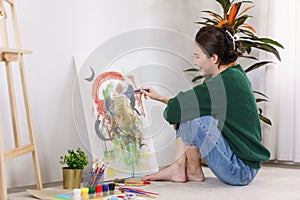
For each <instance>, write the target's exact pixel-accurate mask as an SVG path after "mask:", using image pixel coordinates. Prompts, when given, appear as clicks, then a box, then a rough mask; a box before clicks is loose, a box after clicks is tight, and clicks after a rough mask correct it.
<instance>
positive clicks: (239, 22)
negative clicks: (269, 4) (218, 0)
mask: <svg viewBox="0 0 300 200" xmlns="http://www.w3.org/2000/svg"><path fill="white" fill-rule="evenodd" d="M249 17H252V16H250V15H243V16H241V17H239V18H237V19H236V20H235V22H234V30H236V29H237V28H238V27H239V26H241V25H243V24H244V23H245V21H246V20H247V19H248V18H249Z"/></svg>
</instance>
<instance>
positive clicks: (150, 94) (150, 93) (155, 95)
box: [141, 88, 170, 104]
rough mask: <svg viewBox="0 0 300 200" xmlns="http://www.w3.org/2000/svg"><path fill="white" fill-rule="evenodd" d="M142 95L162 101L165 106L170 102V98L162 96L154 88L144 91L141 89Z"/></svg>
mask: <svg viewBox="0 0 300 200" xmlns="http://www.w3.org/2000/svg"><path fill="white" fill-rule="evenodd" d="M141 93H142V94H144V95H145V97H146V98H147V97H149V98H150V99H153V100H156V101H160V102H162V103H164V104H167V103H168V101H169V100H170V98H169V97H165V96H162V95H160V94H159V93H158V92H157V91H155V90H154V89H153V88H149V90H143V89H141Z"/></svg>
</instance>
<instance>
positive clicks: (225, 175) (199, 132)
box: [176, 116, 258, 186]
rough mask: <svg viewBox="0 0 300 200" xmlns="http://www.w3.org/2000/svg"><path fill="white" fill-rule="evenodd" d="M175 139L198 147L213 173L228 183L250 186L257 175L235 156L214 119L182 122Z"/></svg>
mask: <svg viewBox="0 0 300 200" xmlns="http://www.w3.org/2000/svg"><path fill="white" fill-rule="evenodd" d="M176 137H181V138H182V141H183V142H184V143H185V144H186V145H188V146H197V147H198V150H199V152H200V154H201V156H202V157H203V158H204V160H205V162H206V164H207V165H208V167H209V168H210V170H211V171H212V172H213V173H214V174H215V176H216V177H218V178H219V179H220V180H221V181H222V182H224V183H226V184H229V185H240V186H242V185H248V184H249V183H250V182H251V181H252V180H253V179H254V178H255V176H256V174H257V173H258V169H253V168H251V167H249V166H248V165H246V164H244V162H243V161H242V160H241V159H239V158H238V157H237V156H236V155H235V153H234V152H233V151H232V150H231V148H230V146H229V145H228V142H227V141H226V139H225V138H224V137H223V135H222V133H221V131H220V130H219V128H218V121H217V120H216V119H215V118H213V117H212V116H203V117H199V118H195V119H193V120H189V121H185V122H181V123H180V125H179V128H178V129H177V132H176Z"/></svg>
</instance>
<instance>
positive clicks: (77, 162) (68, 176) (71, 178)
mask: <svg viewBox="0 0 300 200" xmlns="http://www.w3.org/2000/svg"><path fill="white" fill-rule="evenodd" d="M59 163H60V164H61V165H67V167H63V168H62V169H63V188H64V189H73V188H80V183H81V177H82V170H83V168H84V167H85V166H86V165H87V164H88V163H89V162H88V157H87V156H86V155H85V153H84V152H83V151H82V150H81V149H80V148H77V150H76V151H74V150H73V149H69V150H68V154H67V155H64V156H61V157H60V160H59Z"/></svg>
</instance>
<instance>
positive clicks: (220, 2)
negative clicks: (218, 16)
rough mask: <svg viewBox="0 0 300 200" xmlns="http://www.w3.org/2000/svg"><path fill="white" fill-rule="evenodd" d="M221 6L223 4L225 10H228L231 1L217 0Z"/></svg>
mask: <svg viewBox="0 0 300 200" xmlns="http://www.w3.org/2000/svg"><path fill="white" fill-rule="evenodd" d="M216 1H217V2H218V3H219V4H221V6H222V8H223V9H226V8H227V7H228V5H230V4H231V3H230V1H229V0H216Z"/></svg>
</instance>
